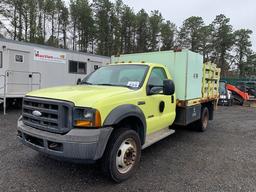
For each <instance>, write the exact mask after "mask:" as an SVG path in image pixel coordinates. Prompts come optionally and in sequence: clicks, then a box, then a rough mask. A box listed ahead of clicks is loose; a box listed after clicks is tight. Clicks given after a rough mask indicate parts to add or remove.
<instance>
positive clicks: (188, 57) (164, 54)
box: [111, 50, 203, 101]
mask: <svg viewBox="0 0 256 192" xmlns="http://www.w3.org/2000/svg"><path fill="white" fill-rule="evenodd" d="M111 62H112V63H115V62H117V63H119V62H127V63H128V62H133V63H136V62H138V63H141V62H145V63H157V64H163V65H165V66H167V68H168V70H169V72H170V74H171V75H172V78H173V81H174V83H175V90H176V96H177V99H178V100H183V101H186V100H192V99H198V98H201V97H202V76H203V70H202V69H203V57H202V56H201V55H200V54H198V53H194V52H191V51H189V50H183V51H180V52H175V51H161V52H150V53H138V54H126V55H120V56H118V57H117V56H113V57H112V58H111Z"/></svg>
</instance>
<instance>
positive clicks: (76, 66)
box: [69, 61, 87, 74]
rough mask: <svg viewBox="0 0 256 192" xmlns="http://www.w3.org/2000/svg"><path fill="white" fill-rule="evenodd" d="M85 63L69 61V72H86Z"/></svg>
mask: <svg viewBox="0 0 256 192" xmlns="http://www.w3.org/2000/svg"><path fill="white" fill-rule="evenodd" d="M86 68H87V63H85V62H79V61H69V73H75V74H86V73H87V70H86Z"/></svg>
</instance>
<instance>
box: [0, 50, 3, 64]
mask: <svg viewBox="0 0 256 192" xmlns="http://www.w3.org/2000/svg"><path fill="white" fill-rule="evenodd" d="M2 67H3V53H2V52H1V51H0V68H2Z"/></svg>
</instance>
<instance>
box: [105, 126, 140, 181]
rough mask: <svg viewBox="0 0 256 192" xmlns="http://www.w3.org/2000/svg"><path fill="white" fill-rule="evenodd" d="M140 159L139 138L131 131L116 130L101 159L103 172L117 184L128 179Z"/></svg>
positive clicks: (127, 129)
mask: <svg viewBox="0 0 256 192" xmlns="http://www.w3.org/2000/svg"><path fill="white" fill-rule="evenodd" d="M140 157H141V142H140V138H139V136H138V134H137V132H135V131H134V130H132V129H129V128H118V129H117V130H115V131H114V132H113V134H112V135H111V137H110V140H109V142H108V145H107V147H106V150H105V152H104V155H103V158H102V159H101V167H102V170H103V172H104V173H105V174H106V175H107V176H108V177H110V178H111V179H112V180H114V181H115V182H117V183H120V182H122V181H124V180H127V179H128V178H130V177H131V176H132V175H133V174H134V173H135V171H136V169H137V168H138V165H139V162H140Z"/></svg>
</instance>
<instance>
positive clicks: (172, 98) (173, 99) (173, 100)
mask: <svg viewBox="0 0 256 192" xmlns="http://www.w3.org/2000/svg"><path fill="white" fill-rule="evenodd" d="M172 103H174V96H173V95H172Z"/></svg>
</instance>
